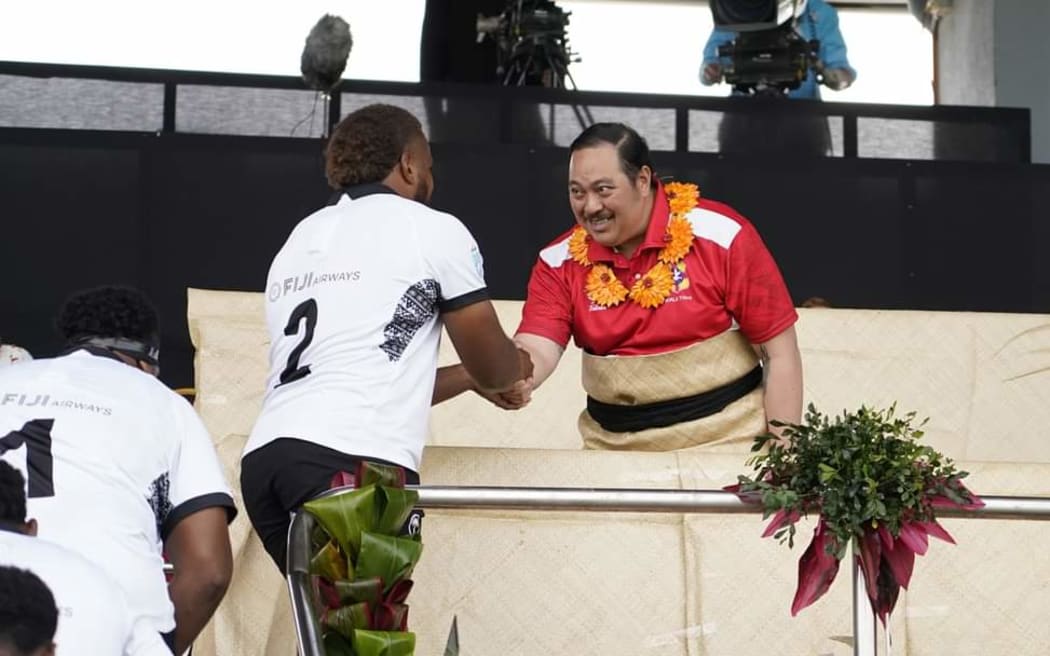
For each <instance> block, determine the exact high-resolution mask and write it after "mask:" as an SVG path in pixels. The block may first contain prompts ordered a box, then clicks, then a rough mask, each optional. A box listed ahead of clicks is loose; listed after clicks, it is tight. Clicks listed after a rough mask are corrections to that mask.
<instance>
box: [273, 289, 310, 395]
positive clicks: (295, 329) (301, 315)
mask: <svg viewBox="0 0 1050 656" xmlns="http://www.w3.org/2000/svg"><path fill="white" fill-rule="evenodd" d="M303 319H306V330H305V332H304V334H303V338H302V340H300V341H299V343H298V344H296V345H295V348H293V349H292V352H291V353H289V354H288V365H287V366H286V367H285V368H284V371H282V372H281V376H280V380H281V382H279V383H277V387H280V386H281V385H287V384H288V383H294V382H295V381H297V380H299V379H301V378H306V377H307V376H308V375H310V365H308V364H305V365H302V366H299V358H301V357H302V355H303V351H305V350H306V347H307V346H309V345H310V342H312V341H314V329H315V328H316V327H317V301H315V300H314V299H312V298H308V299H306V300H305V301H303V302H302V303H300V304H299V305H296V306H295V309H294V310H292V316H290V317H288V325H287V326H285V327H284V334H285V335H287V336H289V337H291V336H292V335H298V334H299V323H300V322H301V321H302V320H303Z"/></svg>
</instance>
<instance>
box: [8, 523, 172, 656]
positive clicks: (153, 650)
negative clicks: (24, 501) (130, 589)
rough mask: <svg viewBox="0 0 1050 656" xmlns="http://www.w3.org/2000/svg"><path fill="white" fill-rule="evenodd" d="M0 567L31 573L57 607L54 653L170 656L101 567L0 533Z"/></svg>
mask: <svg viewBox="0 0 1050 656" xmlns="http://www.w3.org/2000/svg"><path fill="white" fill-rule="evenodd" d="M0 565H12V566H15V567H18V568H19V569H26V570H29V571H30V572H33V573H34V574H36V575H37V576H39V577H40V579H41V580H42V581H43V582H44V583H46V584H47V587H48V588H50V589H51V594H53V595H54V596H55V602H56V603H57V605H58V632H57V633H56V634H55V644H56V645H57V647H58V649H57V653H59V654H62V656H121V655H125V656H171V650H170V649H168V646H167V645H166V644H165V643H164V640H163V639H162V638H161V635H160V634H159V633H157V631H156V630H154V629H153V628H152V627H148V626H144V624H145V623H144V622H141V621H139V622H137V623H136V619H135V617H134V616H133V615H132V613H131V610H130V609H129V608H128V604H127V601H126V600H125V599H124V592H123V591H122V590H121V589H120V588H118V587H117V584H116V583H114V582H113V581H112V580H111V579H110V578H109V577H108V576H106V575H105V574H104V573H103V572H102V570H101V568H99V567H97V566H95V565H94V564H92V563H90V562H88V561H87V560H86V559H84V558H83V557H81V556H80V555H79V554H77V553H74V552H72V551H70V550H69V549H66V548H64V547H61V546H59V545H57V544H52V543H50V542H47V541H46V540H44V539H42V538H31V537H29V536H27V535H22V534H20V533H11V532H8V531H0Z"/></svg>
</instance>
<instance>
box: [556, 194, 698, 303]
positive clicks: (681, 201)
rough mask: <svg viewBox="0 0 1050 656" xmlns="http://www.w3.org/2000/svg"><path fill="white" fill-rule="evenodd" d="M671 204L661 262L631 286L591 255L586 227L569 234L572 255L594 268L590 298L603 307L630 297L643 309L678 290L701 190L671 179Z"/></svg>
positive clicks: (589, 280) (589, 276)
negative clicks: (676, 280)
mask: <svg viewBox="0 0 1050 656" xmlns="http://www.w3.org/2000/svg"><path fill="white" fill-rule="evenodd" d="M664 192H665V193H666V194H667V204H668V205H669V207H670V214H671V216H670V218H669V219H668V221H667V232H666V233H664V242H665V243H666V244H667V245H666V246H664V247H663V248H661V249H660V253H659V254H658V255H657V257H656V259H657V262H656V264H655V265H653V267H652V268H651V269H649V270H648V271H647V272H646V273H645V275H643V276H642V277H641V278H639V279H638V280H636V281H634V284H633V285H631V288H630V289H628V288H627V287H626V286H625V285H624V284H623V283H622V282H620V279H619V278H617V277H616V274H615V273H614V272H613V270H612V268H610V267H609V266H607V265H605V264H593V263H592V262H591V260H590V258H588V257H587V248H588V246H589V245H590V236H589V235H588V234H587V231H586V230H585V229H584V228H583V227H582V226H577V228H576V229H575V230H573V231H572V235H571V236H570V237H569V255H570V256H571V257H572V259H573V260H574V261H575V262H577V263H578V264H580V265H582V266H585V267H590V271H589V272H588V273H587V283H586V286H585V288H586V290H587V298H589V299H591V302H592V303H596V304H597V305H601V306H603V307H612V306H614V305H619V304H620V303H622V302H623V301H624V299H627V298H630V299H631V300H632V301H634V302H635V303H637V304H638V305H641V306H642V307H643V308H647V309H651V308H656V307H660V306H661V305H662V304H663V302H664V301H665V300H666V299H667V297H668V296H670V295H671V291H672V290H673V289H674V274H673V271H674V269H675V267H676V266H678V263H679V262H681V261H682V258H684V257H685V256H686V254H687V253H688V252H689V249H690V248H691V247H692V245H693V226H692V224H690V223H689V221H688V220H686V218H685V215H686V214H688V213H689V212H691V211H692V210H693V208H695V207H696V205H697V203H698V202H699V200H700V190H699V189H698V188H697V186H696V185H695V184H689V183H685V182H670V183H668V184H667V185H665V186H664Z"/></svg>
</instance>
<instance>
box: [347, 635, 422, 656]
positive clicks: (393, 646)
mask: <svg viewBox="0 0 1050 656" xmlns="http://www.w3.org/2000/svg"><path fill="white" fill-rule="evenodd" d="M353 644H354V654H355V656H412V654H413V653H414V652H415V649H416V634H414V633H403V632H392V631H365V630H358V631H354V641H353Z"/></svg>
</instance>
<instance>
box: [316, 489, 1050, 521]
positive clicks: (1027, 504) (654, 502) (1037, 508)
mask: <svg viewBox="0 0 1050 656" xmlns="http://www.w3.org/2000/svg"><path fill="white" fill-rule="evenodd" d="M408 489H414V490H416V491H417V492H419V503H418V505H419V506H421V507H423V508H448V509H488V510H542V511H559V510H564V511H584V512H587V511H594V512H672V513H731V514H739V513H760V512H762V507H761V506H760V505H758V504H757V503H748V502H745V501H741V500H740V498H739V497H738V496H737V495H736V494H734V493H732V492H723V491H721V490H660V489H655V490H631V489H605V488H592V489H587V488H558V487H543V488H532V487H450V486H433V485H426V486H418V487H414V486H411V485H410V486H408ZM340 491H341V490H332V491H331V493H333V494H335V493H338V492H340ZM982 500H983V501H984V504H985V505H984V507H983V508H978V509H975V510H963V509H960V508H941V509H938V510H937V517H939V518H942V517H964V518H976V517H979V518H982V519H1023V520H1033V519H1036V520H1050V498H1035V497H1005V496H1004V497H1000V496H994V497H982Z"/></svg>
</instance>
